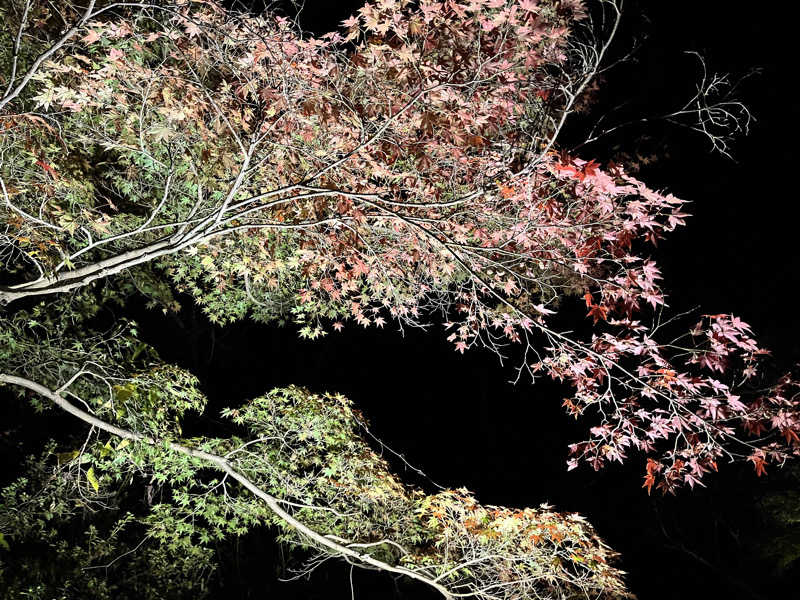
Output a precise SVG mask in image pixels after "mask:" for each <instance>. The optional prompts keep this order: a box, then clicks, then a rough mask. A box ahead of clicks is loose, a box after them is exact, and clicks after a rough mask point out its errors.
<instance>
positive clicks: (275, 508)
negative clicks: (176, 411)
mask: <svg viewBox="0 0 800 600" xmlns="http://www.w3.org/2000/svg"><path fill="white" fill-rule="evenodd" d="M0 383H8V384H11V385H16V386H19V387H22V388H25V389H28V390H30V391H32V392H35V393H37V394H39V395H40V396H43V397H45V398H47V399H48V400H50V401H51V402H52V403H53V404H55V405H56V406H58V407H59V408H61V409H62V410H64V411H66V412H68V413H69V414H71V415H73V416H74V417H77V418H78V419H80V420H81V421H83V422H84V423H87V424H89V425H91V426H93V427H97V428H98V429H100V430H102V431H105V432H107V433H110V434H112V435H115V436H117V437H120V438H122V439H126V440H131V441H133V442H139V443H142V444H147V445H150V446H163V447H166V448H168V449H169V450H171V451H173V452H176V453H178V454H183V455H185V456H188V457H190V458H194V459H197V460H201V461H204V462H206V463H208V464H209V465H211V466H213V467H214V468H216V469H217V470H219V471H222V472H223V473H225V474H226V475H228V476H229V477H230V478H231V479H234V480H236V481H238V482H239V483H240V484H242V486H243V487H245V488H246V489H247V490H248V491H250V492H251V493H252V494H253V495H254V496H256V497H257V498H259V499H260V500H262V501H263V502H264V503H265V504H266V505H267V506H268V507H269V509H270V510H271V511H272V512H273V513H274V514H275V515H276V516H278V517H279V518H280V519H282V520H283V521H284V522H285V523H286V524H287V525H289V527H291V528H292V529H294V530H295V531H296V532H297V533H299V534H301V535H303V536H305V537H306V538H308V539H309V540H311V541H312V542H313V543H315V544H316V545H317V546H321V547H323V548H325V549H326V550H328V551H329V552H332V553H333V554H335V555H337V556H342V557H344V558H347V559H350V560H355V561H356V562H357V563H359V564H363V565H365V566H370V567H374V568H376V569H380V570H382V571H388V572H390V573H396V574H398V575H404V576H406V577H409V578H411V579H415V580H417V581H420V582H422V583H425V584H427V585H429V586H431V587H433V588H434V589H435V590H437V591H438V592H439V593H441V594H442V596H444V597H445V598H447V599H448V600H451V599H452V598H454V595H453V594H452V593H451V592H450V591H449V590H448V589H447V588H446V587H445V586H443V585H441V584H440V583H438V582H436V581H434V580H433V579H431V578H428V577H426V576H425V575H422V574H420V573H418V572H416V571H412V570H411V569H407V568H405V567H399V566H394V565H390V564H387V563H385V562H383V561H381V560H378V559H376V558H374V557H372V556H370V555H369V554H361V553H359V552H358V551H356V550H353V549H352V548H351V547H349V546H351V544H350V543H348V545H344V543H339V542H337V541H334V540H333V539H331V538H330V537H327V536H325V535H323V534H320V533H317V532H316V531H314V530H313V529H311V528H310V527H308V526H307V525H305V524H304V523H302V522H301V521H299V520H297V519H296V518H295V517H294V516H293V515H292V514H290V513H288V512H287V511H286V510H284V508H283V507H282V506H281V500H279V499H278V498H276V497H274V496H272V495H270V494H268V493H267V492H265V491H264V490H262V489H261V488H260V487H258V486H257V485H256V484H255V483H253V482H252V481H250V479H248V478H247V477H246V476H245V475H243V474H242V473H239V472H238V471H237V470H236V469H234V468H233V467H232V466H231V464H230V463H229V462H228V461H227V460H226V459H225V458H224V457H222V456H219V455H217V454H212V453H210V452H205V451H203V450H197V449H195V448H189V447H188V446H184V445H182V444H179V443H177V442H172V441H168V442H159V441H158V440H156V439H154V438H152V437H149V436H147V435H143V434H141V433H136V432H133V431H128V430H127V429H122V428H121V427H117V426H116V425H112V424H111V423H107V422H105V421H103V420H102V419H99V418H97V417H95V416H94V415H91V414H89V413H88V412H86V411H84V410H81V409H80V408H78V407H76V406H75V405H73V404H71V403H70V402H68V401H67V400H66V399H65V398H64V397H63V396H61V395H60V394H57V393H56V392H54V391H53V390H51V389H49V388H48V387H46V386H43V385H41V384H39V383H37V382H35V381H31V380H30V379H26V378H24V377H17V376H15V375H5V374H0Z"/></svg>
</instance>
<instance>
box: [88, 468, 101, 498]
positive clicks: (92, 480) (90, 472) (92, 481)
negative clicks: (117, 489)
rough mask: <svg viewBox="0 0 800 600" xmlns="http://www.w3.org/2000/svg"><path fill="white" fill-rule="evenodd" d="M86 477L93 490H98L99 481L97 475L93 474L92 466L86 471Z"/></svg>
mask: <svg viewBox="0 0 800 600" xmlns="http://www.w3.org/2000/svg"><path fill="white" fill-rule="evenodd" d="M86 479H87V480H88V481H89V483H90V484H91V485H92V487H93V488H94V491H95V492H97V491H99V490H100V483H99V482H98V481H97V477H95V476H94V467H90V468H89V470H88V471H86Z"/></svg>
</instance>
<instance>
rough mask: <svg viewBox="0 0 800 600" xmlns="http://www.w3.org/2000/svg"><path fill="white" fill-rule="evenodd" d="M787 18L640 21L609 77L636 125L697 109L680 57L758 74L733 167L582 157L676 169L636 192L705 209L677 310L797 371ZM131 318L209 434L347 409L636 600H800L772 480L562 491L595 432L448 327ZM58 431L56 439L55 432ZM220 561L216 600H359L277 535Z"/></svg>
mask: <svg viewBox="0 0 800 600" xmlns="http://www.w3.org/2000/svg"><path fill="white" fill-rule="evenodd" d="M790 4H793V3H782V2H778V3H758V4H753V3H750V4H748V5H746V6H744V8H742V7H738V8H734V4H733V3H731V2H728V1H723V0H703V1H702V2H700V1H689V0H675V1H671V2H645V1H643V0H642V1H639V2H631V1H630V0H629V1H627V2H626V6H625V21H624V23H625V25H624V27H623V29H622V31H621V32H620V35H619V41H618V44H617V51H619V52H622V51H624V50H625V49H627V48H628V47H629V46H630V43H631V40H632V39H633V38H634V37H639V38H641V37H643V36H644V37H646V39H644V41H643V47H642V49H641V51H640V52H639V53H638V55H637V59H636V61H635V62H633V63H628V64H626V65H623V66H621V67H619V68H618V69H616V70H614V71H612V72H610V73H609V74H607V76H606V80H605V81H604V83H603V92H602V93H601V95H600V102H599V104H598V105H597V106H595V107H594V109H593V113H592V115H594V116H596V115H598V114H602V113H603V112H605V110H607V109H608V108H610V107H612V106H616V105H618V104H619V103H621V102H623V101H627V102H629V105H628V107H627V108H626V111H628V112H627V113H624V114H623V115H621V116H622V117H626V116H628V115H641V116H647V115H651V114H659V113H663V112H667V111H668V110H670V109H674V108H675V107H677V106H680V105H681V104H682V103H683V102H684V101H685V100H686V99H687V98H689V97H691V95H692V94H693V91H694V85H695V83H696V82H697V76H698V69H697V61H696V59H693V58H692V57H690V56H687V55H684V54H682V52H683V51H685V50H698V51H700V52H702V54H703V55H704V56H705V57H706V59H707V63H708V66H709V70H710V71H723V72H731V73H733V74H734V75H735V74H743V73H745V72H747V71H748V70H750V69H751V68H754V67H758V68H760V69H761V70H762V72H761V74H760V75H758V76H757V77H753V78H751V79H749V80H748V82H747V83H746V84H745V85H744V86H743V88H742V90H741V93H740V97H742V99H743V100H744V101H745V102H746V103H747V105H748V106H749V107H750V108H751V110H752V111H753V114H754V116H755V117H756V119H757V121H756V122H755V123H754V124H753V127H752V131H751V134H750V135H749V136H748V137H746V138H743V139H741V140H739V142H738V143H736V144H735V145H734V148H733V153H734V158H735V160H736V162H734V161H731V160H729V159H726V158H724V157H721V156H719V155H712V154H710V153H709V146H708V143H707V141H706V140H704V139H702V138H701V137H700V136H697V135H695V134H692V133H691V132H688V131H685V130H680V129H677V128H672V129H670V128H666V127H663V126H661V125H659V124H655V125H652V126H650V127H648V128H647V129H642V128H638V129H637V128H632V129H628V130H625V131H623V132H622V134H621V135H618V136H613V137H611V138H607V139H604V140H600V141H598V142H597V143H595V144H594V145H592V146H589V147H586V148H583V149H582V150H581V152H580V155H581V156H582V157H583V158H586V159H589V158H598V159H600V160H601V161H605V160H607V159H609V158H612V157H614V156H615V155H616V154H617V153H618V151H619V150H628V151H633V150H635V149H637V148H641V149H642V151H643V152H644V153H645V154H649V153H651V152H655V153H657V154H659V155H660V156H661V158H660V159H659V160H658V161H656V162H655V163H653V164H650V165H647V166H643V167H642V171H641V173H640V174H639V176H640V177H641V178H642V179H644V180H645V181H646V182H647V183H648V184H649V185H650V186H651V187H654V188H658V189H666V190H667V191H669V192H672V193H674V194H675V195H676V196H678V197H681V198H685V199H688V200H691V201H692V202H693V204H691V206H690V211H689V212H691V213H692V214H693V217H692V218H691V219H690V220H689V222H688V226H687V227H685V228H682V229H681V230H679V231H678V232H675V233H674V234H672V235H671V236H670V238H669V239H668V240H666V241H665V242H663V243H661V244H660V245H659V247H658V248H657V249H656V250H654V252H653V255H654V257H655V258H656V259H657V261H658V262H659V263H660V265H661V266H662V270H663V271H664V287H665V288H666V289H667V291H668V292H669V303H670V305H671V307H672V309H673V310H675V311H682V310H686V309H690V308H693V307H695V306H698V305H699V306H701V307H702V312H704V313H718V312H732V313H734V314H737V315H738V316H740V317H741V318H742V319H744V320H745V321H747V322H748V323H750V324H751V325H752V326H753V329H754V330H755V332H756V334H757V336H758V338H759V339H760V340H761V342H762V344H763V345H765V346H767V347H768V348H771V349H772V350H773V351H774V353H775V359H776V362H777V363H778V365H779V366H781V367H784V368H787V367H790V366H791V364H792V363H793V362H794V361H796V360H797V359H798V357H800V352H798V333H800V331H799V329H800V328H798V319H797V318H796V316H795V311H796V310H797V308H796V300H795V290H797V289H800V275H798V270H797V259H798V252H797V249H796V239H797V235H798V233H797V217H798V214H800V212H799V211H798V209H797V200H796V192H795V186H796V181H797V175H798V169H797V166H796V160H797V158H796V157H797V151H796V143H797V142H796V140H797V139H798V116H800V115H799V114H798V113H799V112H800V109H799V107H798V102H797V97H796V95H795V92H794V91H793V85H794V78H795V76H796V73H797V67H796V64H795V57H796V52H795V51H794V39H795V36H796V33H795V30H796V27H797V20H796V16H797V12H796V10H793V12H792V13H791V14H789V13H788V12H787V11H788V8H787V7H788V6H789V5H790ZM358 5H359V3H358V2H324V1H314V2H312V1H308V2H306V7H305V9H304V11H303V12H302V13H301V22H302V23H303V25H304V27H306V28H307V29H309V30H312V31H316V32H324V31H326V30H328V29H330V28H331V27H332V26H335V23H337V22H339V21H341V20H342V19H344V18H346V17H347V16H349V15H350V14H351V13H352V12H353V10H354V8H355V7H357V6H358ZM589 118H591V115H590V117H589ZM587 123H588V121H587V120H586V118H583V119H581V118H579V119H577V120H576V121H574V122H573V124H571V125H570V127H569V128H568V130H567V131H566V132H565V134H566V138H565V139H566V142H565V143H569V141H570V140H579V139H581V138H580V134H581V131H582V129H585V127H586V124H587ZM642 135H647V136H649V137H648V138H644V139H643V138H642ZM131 308H132V311H133V312H134V314H135V315H136V317H137V319H138V320H139V322H140V325H141V333H142V336H143V337H144V338H145V339H146V340H148V341H150V342H151V343H153V344H154V345H155V346H156V347H157V348H158V349H159V351H160V352H161V354H162V356H163V357H164V358H165V359H167V360H171V361H174V362H177V363H179V364H182V365H183V366H186V367H188V368H190V369H191V370H192V371H193V372H195V374H197V375H198V376H199V377H200V378H201V380H202V381H203V385H204V388H205V390H206V392H207V393H208V395H209V397H210V400H211V406H212V408H211V413H212V415H213V411H214V410H217V409H219V408H221V407H223V406H233V405H235V404H237V403H238V402H241V401H242V400H244V399H246V398H248V397H252V396H255V395H259V394H261V393H263V392H264V391H266V390H268V389H270V388H272V387H275V386H280V385H286V384H291V383H294V384H299V385H306V386H308V387H310V388H311V389H313V390H315V391H337V392H341V393H343V394H345V395H347V396H348V397H350V398H351V399H352V400H354V401H355V402H356V404H357V405H358V406H359V408H361V409H362V410H363V411H364V413H365V414H366V415H367V417H368V418H369V419H370V421H371V423H372V424H373V427H372V430H373V432H374V433H375V434H376V435H377V436H378V437H379V438H380V439H382V440H383V441H384V442H386V443H387V444H388V445H389V446H391V447H392V448H394V449H396V450H398V451H400V452H402V453H403V454H404V455H405V456H406V458H407V459H408V460H409V461H410V462H411V463H412V464H414V465H416V466H418V467H420V468H421V469H423V470H424V471H425V472H426V473H427V474H428V475H429V476H430V477H431V478H432V479H433V480H434V481H436V482H438V483H440V484H442V485H444V486H447V487H461V486H466V487H468V488H470V489H472V490H474V491H475V492H476V494H477V496H478V499H479V500H480V501H481V502H483V503H485V504H499V505H507V506H526V505H527V506H536V505H538V504H540V503H542V502H550V503H552V504H554V505H555V506H556V507H557V508H558V509H559V510H564V511H577V512H580V513H582V514H584V515H585V516H587V518H588V519H589V521H590V522H591V523H593V524H594V525H595V527H596V528H597V530H598V532H599V533H600V535H601V536H602V537H603V538H604V539H605V540H606V541H607V542H608V543H609V544H610V545H611V546H612V547H613V548H614V549H616V550H618V551H619V552H621V554H622V568H623V569H624V570H626V571H627V572H628V573H629V576H628V582H629V584H630V588H631V591H632V592H633V593H635V594H636V595H637V597H638V598H640V599H641V600H657V599H659V600H660V599H675V600H677V599H694V598H698V599H700V598H703V599H707V598H730V599H739V598H741V599H745V598H748V599H749V598H753V599H756V598H778V597H783V598H793V597H797V595H796V594H797V592H796V591H794V592H790V593H789V594H788V595H785V594H786V590H792V589H794V590H797V589H798V588H797V586H796V584H797V583H800V577H798V572H797V569H795V571H794V572H792V571H789V572H788V573H783V574H777V573H775V572H773V570H772V565H770V564H769V563H765V562H763V561H760V560H759V559H758V557H757V556H755V555H754V552H753V550H754V549H755V548H756V547H757V546H758V544H764V543H768V541H769V539H768V537H766V538H765V536H769V535H770V533H769V530H768V529H765V528H764V526H763V525H764V523H763V515H762V514H761V513H760V512H759V510H758V508H759V499H760V498H761V497H762V496H763V495H764V494H768V493H770V491H771V490H776V489H781V487H782V486H785V485H786V478H785V477H783V478H782V476H781V475H780V474H776V473H773V471H774V469H770V476H769V478H761V479H757V478H756V477H755V476H754V474H753V473H752V468H751V467H749V466H746V465H744V466H726V467H725V468H723V469H722V473H721V474H719V475H717V476H715V477H712V478H709V481H708V487H707V488H705V489H696V490H695V491H694V492H689V491H688V490H687V491H685V492H682V493H680V494H679V495H678V496H677V497H667V498H662V497H656V496H653V497H648V496H647V494H646V492H645V491H644V490H642V489H641V488H640V486H641V481H642V479H641V476H642V473H641V471H642V470H643V466H642V461H641V460H640V459H639V458H638V457H632V458H631V460H630V462H629V464H626V465H625V466H613V467H610V468H608V469H607V470H605V471H602V472H599V473H595V472H592V471H590V470H588V469H586V468H581V469H579V470H577V471H573V472H570V473H567V472H566V469H565V461H566V454H567V448H566V447H567V444H568V443H569V442H570V441H575V440H578V439H581V438H582V434H583V432H584V431H585V428H586V427H588V426H589V424H590V420H591V418H590V417H587V418H585V419H584V420H581V421H578V422H577V423H576V422H575V421H574V420H572V419H571V418H569V417H567V416H566V415H565V414H563V412H562V410H561V409H560V403H561V399H562V398H563V397H564V396H565V395H567V394H568V393H569V392H568V390H567V389H565V388H559V387H558V386H555V385H553V384H549V383H547V382H544V381H543V382H542V383H541V384H539V383H538V382H537V384H536V385H535V386H531V385H529V384H526V383H524V382H521V383H520V384H519V385H517V386H513V385H511V384H509V383H508V380H509V379H512V378H513V376H514V372H513V370H512V369H511V368H510V367H509V366H506V367H502V366H500V365H499V364H498V361H497V359H496V358H495V357H493V356H491V355H489V354H486V353H481V352H471V353H467V354H465V355H464V356H460V355H458V354H456V353H454V352H453V351H452V345H451V344H448V343H446V342H445V341H444V335H443V334H442V329H441V327H440V326H438V325H433V326H432V327H431V331H429V332H427V333H426V332H421V331H409V332H406V333H405V335H404V336H403V335H401V334H400V333H398V332H396V331H393V330H392V327H391V325H387V328H386V330H384V331H381V330H377V331H376V330H372V329H370V330H361V329H360V328H356V326H355V325H348V327H347V328H346V329H345V331H343V332H342V333H338V334H335V333H332V334H331V335H329V336H327V337H326V338H324V339H322V340H320V341H315V342H306V341H302V340H299V339H298V337H297V335H296V332H295V330H294V329H293V328H291V327H287V328H283V329H279V328H274V327H267V326H259V325H254V324H252V323H241V324H237V325H234V326H229V327H226V328H224V329H221V328H217V327H213V326H211V325H210V324H209V323H208V322H207V321H206V320H205V318H204V317H203V316H202V315H200V314H199V312H198V311H197V310H196V309H194V308H192V307H191V305H190V304H189V303H188V302H187V303H186V304H185V306H184V309H183V310H182V312H181V313H180V314H178V315H177V316H172V317H170V316H163V315H161V314H160V313H158V312H148V311H145V310H144V309H143V308H141V307H138V306H133V307H131ZM578 318H579V319H580V318H582V317H578ZM512 362H513V361H512ZM62 418H63V419H68V418H69V417H59V418H58V419H62ZM58 419H54V420H52V419H51V421H50V422H51V423H52V424H53V426H54V427H57V426H58ZM393 464H394V465H395V466H396V468H397V469H398V470H399V471H401V472H404V473H405V476H407V477H408V479H409V480H410V481H413V482H415V483H418V484H419V485H422V486H423V487H425V488H426V489H429V490H430V491H433V489H434V488H432V487H431V484H430V483H427V482H426V481H425V480H424V479H422V478H419V477H417V476H416V475H415V474H414V473H413V472H411V471H407V470H406V471H403V466H402V463H400V462H399V461H397V460H394V461H393ZM220 554H221V558H222V562H223V565H224V566H223V569H222V572H223V575H224V580H225V585H224V587H223V588H221V589H219V591H218V597H219V598H265V599H266V598H338V597H342V598H349V597H351V587H350V583H349V567H347V566H346V565H341V564H339V565H337V564H335V563H329V564H328V565H326V566H323V567H322V568H321V569H319V570H318V571H317V572H315V574H314V575H313V576H312V577H311V580H310V581H305V580H301V581H295V582H291V583H281V582H279V581H278V574H279V573H278V571H279V569H280V565H282V564H283V557H282V556H281V555H280V552H279V550H278V549H276V547H275V546H274V544H272V543H271V541H270V537H269V534H268V533H266V532H256V533H254V534H251V535H248V536H246V537H244V538H242V539H239V540H233V541H231V542H229V543H228V544H227V545H226V546H224V547H223V548H222V549H221V551H220ZM353 584H354V586H353V591H354V594H355V597H356V598H359V599H364V600H366V599H377V598H392V597H395V598H404V599H408V598H427V597H431V598H433V597H435V596H433V595H432V594H431V593H430V592H429V591H428V590H427V589H425V588H423V587H420V586H417V585H414V584H411V583H408V582H405V581H402V580H398V581H395V580H393V579H392V578H390V577H389V576H386V575H382V574H374V573H370V572H366V571H363V570H356V571H355V572H354V573H353Z"/></svg>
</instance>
